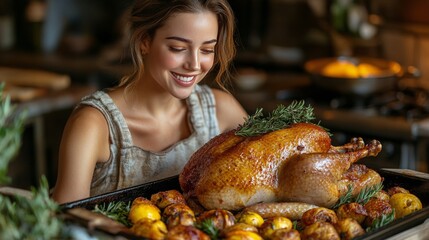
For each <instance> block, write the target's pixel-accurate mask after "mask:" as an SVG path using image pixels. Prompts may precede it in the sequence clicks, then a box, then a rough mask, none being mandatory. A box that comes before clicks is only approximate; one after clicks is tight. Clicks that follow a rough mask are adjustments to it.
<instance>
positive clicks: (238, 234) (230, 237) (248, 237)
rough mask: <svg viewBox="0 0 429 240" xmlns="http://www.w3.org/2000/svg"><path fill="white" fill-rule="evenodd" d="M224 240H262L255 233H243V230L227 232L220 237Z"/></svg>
mask: <svg viewBox="0 0 429 240" xmlns="http://www.w3.org/2000/svg"><path fill="white" fill-rule="evenodd" d="M222 239H224V240H238V239H240V240H263V238H262V237H261V236H260V235H259V234H258V233H256V232H252V231H244V230H235V231H228V232H227V233H225V235H224V236H223V237H222Z"/></svg>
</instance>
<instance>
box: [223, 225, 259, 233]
mask: <svg viewBox="0 0 429 240" xmlns="http://www.w3.org/2000/svg"><path fill="white" fill-rule="evenodd" d="M237 230H242V231H247V232H256V233H257V232H258V228H256V227H255V226H253V225H250V224H247V223H242V222H237V223H236V224H234V225H232V226H229V227H227V228H224V229H223V230H222V231H221V233H220V236H224V235H226V233H228V232H232V231H237Z"/></svg>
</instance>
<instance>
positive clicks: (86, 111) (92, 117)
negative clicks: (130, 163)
mask: <svg viewBox="0 0 429 240" xmlns="http://www.w3.org/2000/svg"><path fill="white" fill-rule="evenodd" d="M63 138H65V139H63V141H67V142H69V143H70V144H72V145H81V144H84V143H86V144H89V145H91V146H92V147H96V148H95V149H105V147H104V146H102V145H101V144H102V143H105V145H106V146H108V139H109V128H108V124H107V121H106V119H105V117H104V115H103V114H102V113H101V112H100V111H99V110H97V109H95V108H93V107H90V106H81V107H79V108H78V109H76V110H75V111H74V112H73V113H72V115H71V116H70V118H69V119H68V121H67V124H66V127H65V129H64V135H63ZM94 145H98V146H94ZM101 155H102V156H105V155H107V153H105V154H101Z"/></svg>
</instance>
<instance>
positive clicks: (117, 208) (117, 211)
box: [93, 201, 131, 227]
mask: <svg viewBox="0 0 429 240" xmlns="http://www.w3.org/2000/svg"><path fill="white" fill-rule="evenodd" d="M130 208H131V202H128V203H126V202H122V201H119V202H110V203H109V204H107V205H106V204H105V203H103V204H101V205H99V204H96V205H95V207H94V210H93V212H96V213H101V214H103V215H105V216H106V217H109V218H111V219H113V220H115V221H118V222H120V223H122V224H124V225H125V226H127V227H130V226H131V222H130V221H129V220H128V213H129V212H130Z"/></svg>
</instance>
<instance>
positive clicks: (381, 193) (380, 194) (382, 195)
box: [373, 190, 390, 202]
mask: <svg viewBox="0 0 429 240" xmlns="http://www.w3.org/2000/svg"><path fill="white" fill-rule="evenodd" d="M373 198H378V199H380V200H383V201H386V202H389V200H390V195H389V194H388V193H387V192H386V191H384V190H381V191H378V192H377V193H376V194H375V195H374V196H373Z"/></svg>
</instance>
